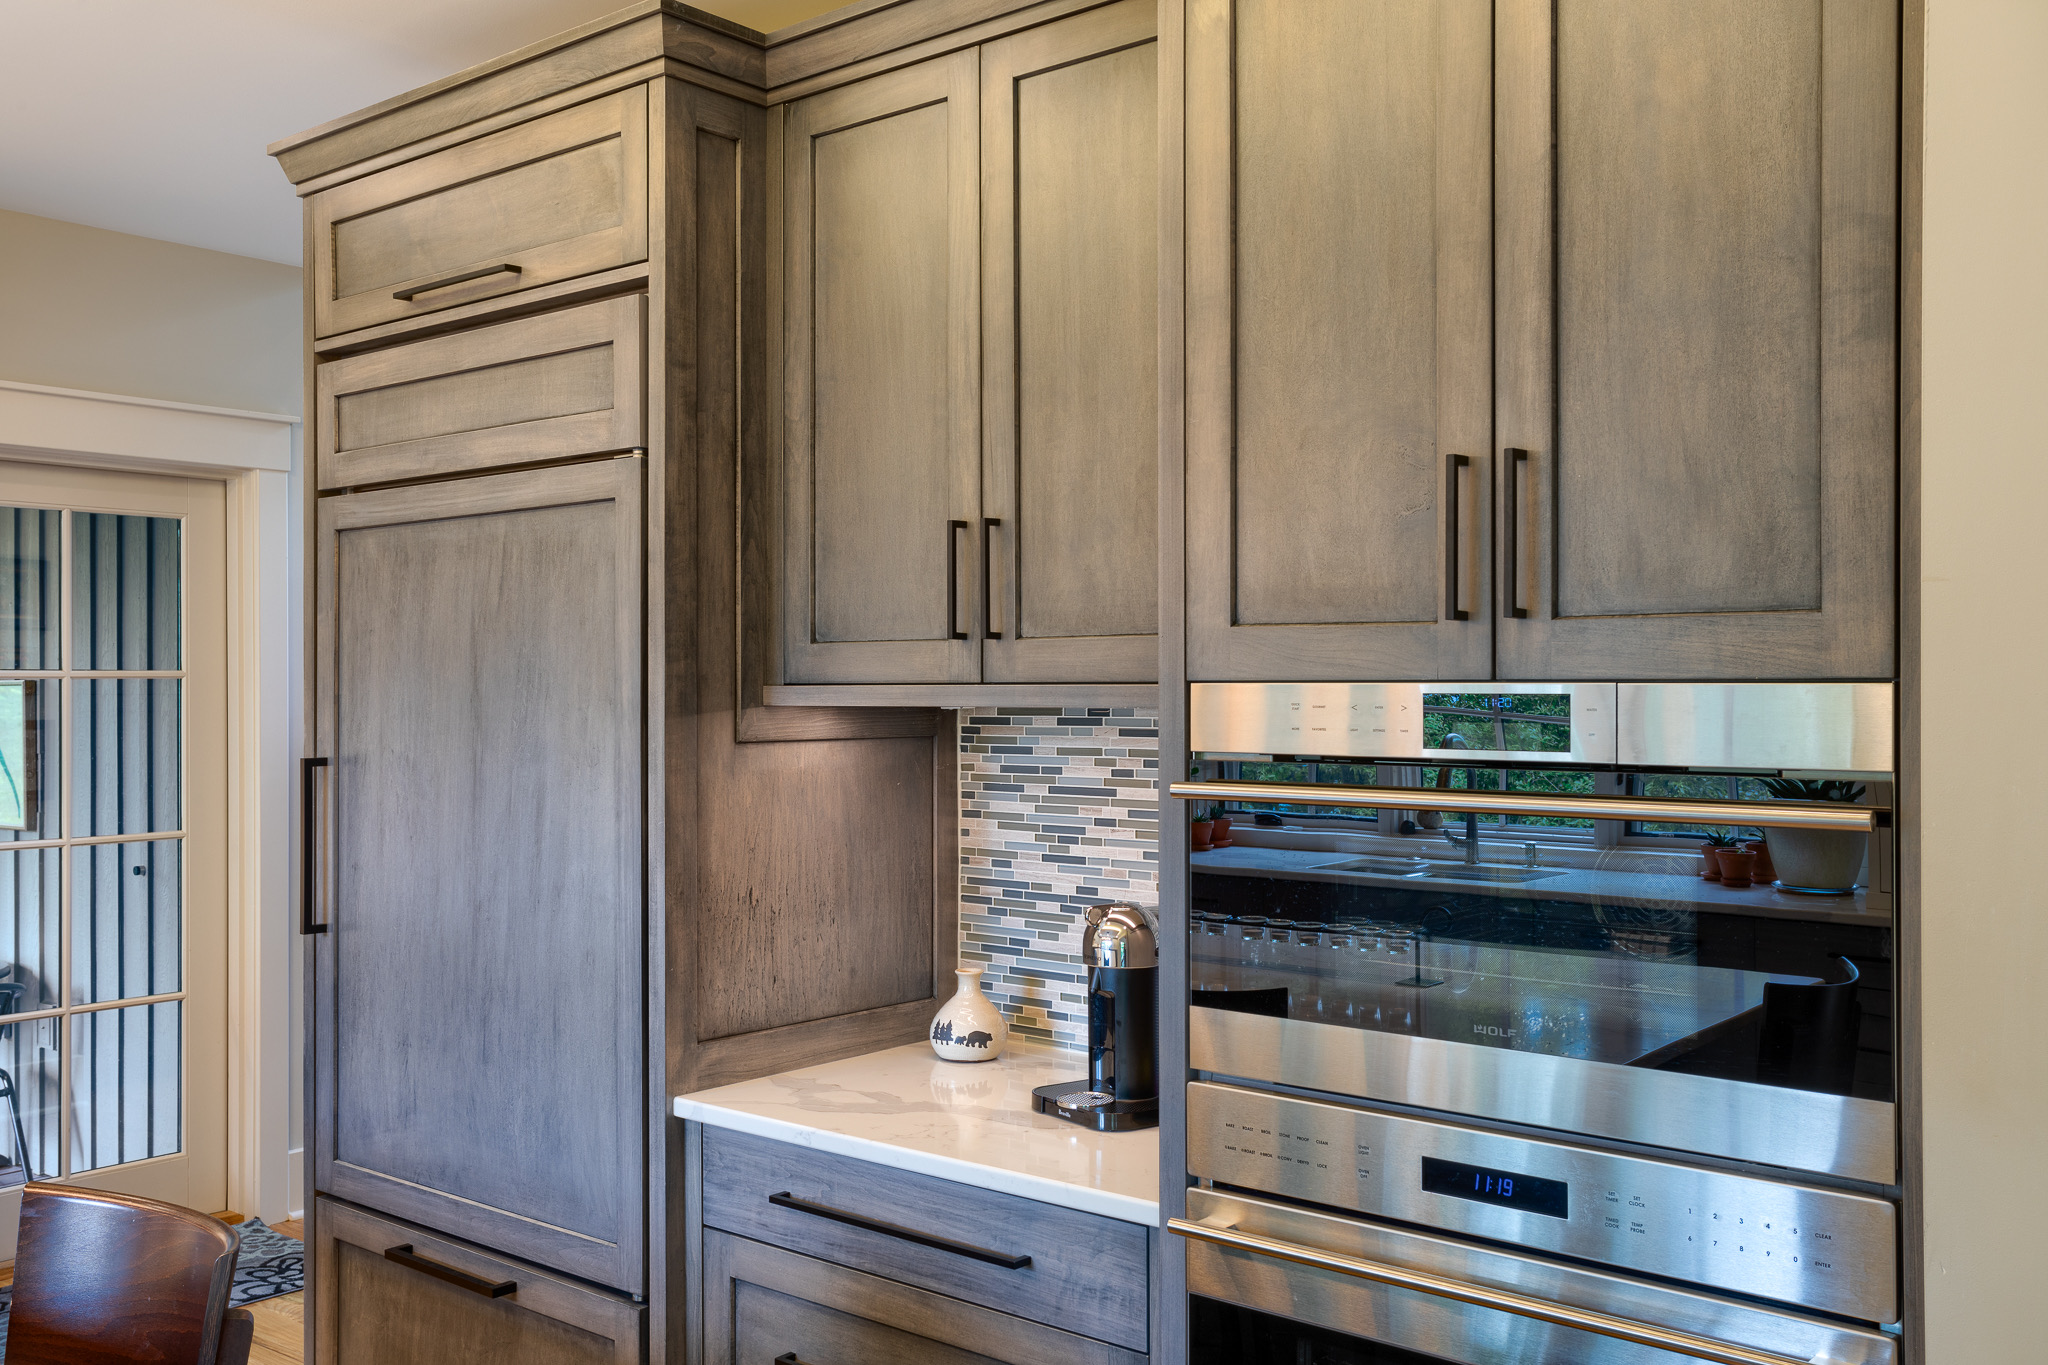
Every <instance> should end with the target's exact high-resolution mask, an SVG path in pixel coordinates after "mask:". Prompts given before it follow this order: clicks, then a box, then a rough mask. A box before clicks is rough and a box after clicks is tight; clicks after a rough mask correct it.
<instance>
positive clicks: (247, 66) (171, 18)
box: [0, 0, 842, 265]
mask: <svg viewBox="0 0 2048 1365" xmlns="http://www.w3.org/2000/svg"><path fill="white" fill-rule="evenodd" d="M841 2H842V0H709V3H704V2H703V0H699V8H702V9H707V10H710V11H712V12H713V13H716V14H722V15H724V16H726V17H727V18H730V19H735V20H737V21H739V22H740V23H743V24H747V25H748V26H750V27H753V28H759V29H763V30H772V29H774V28H779V27H781V26H783V25H785V24H791V23H795V22H796V21H797V20H799V19H804V18H808V17H810V16H811V15H814V14H819V13H823V12H824V11H825V10H828V9H833V8H836V7H837V4H838V3H841ZM623 3H624V0H169V2H168V3H166V0H0V209H14V210H17V211H19V212H22V213H34V214H39V215H41V216H43V217H45V218H61V219H63V220H65V221H67V222H73V223H85V224H88V225H90V226H92V227H102V228H111V229H113V230H115V231H117V232H132V233H136V234H138V235H140V236H143V237H157V238H161V239H163V240H164V241H169V242H183V243H185V244H186V245H188V246H202V247H209V248H211V249H213V250H215V251H231V252H234V253H236V254H238V255H243V256H260V257H262V258H263V259H265V260H271V261H282V262H284V263H286V264H287V265H297V264H298V263H299V201H298V198H297V196H295V195H294V194H293V193H292V190H291V186H290V185H288V184H286V183H285V178H284V176H283V174H282V173H281V172H280V171H279V170H278V169H277V165H276V163H275V162H273V161H272V160H271V159H270V158H269V156H267V155H265V153H264V151H263V149H264V147H265V146H266V145H268V144H269V143H271V142H274V141H276V140H277V139H278V138H281V137H285V136H288V135H290V134H292V133H296V132H298V131H300V130H301V129H305V128H310V127H313V126H314V125H315V124H320V123H325V122H326V121H327V120H329V119H331V118H336V117H339V116H340V115H342V114H346V113H349V112H350V111H352V110H355V109H360V108H362V107H363V106H365V105H369V104H375V103H376V102H377V101H379V100H382V99H387V98H389V97H390V96H392V95H396V94H399V93H401V92H403V91H406V90H410V89H411V88H413V87H414V86H417V85H424V84H426V83H427V82H429V81H434V80H439V79H440V78H441V77H443V76H446V75H449V74H451V73H453V72H456V71H460V70H461V69H462V68H463V67H466V66H470V65H473V64H475V63H477V62H481V61H486V60H488V59H490V58H492V57H495V56H498V55H499V54H500V53H504V52H509V51H512V50H513V49H515V48H519V47H524V46H525V45H526V44H528V43H532V42H538V41H539V40H541V39H543V38H546V37H547V36H548V35H549V34H552V33H558V32H560V31H562V30H563V29H566V28H573V27H574V26H575V25H577V24H581V23H585V22H587V21H589V20H591V19H595V18H597V17H598V16H599V15H602V14H606V13H609V12H610V11H612V10H614V9H617V8H619V7H620V6H621V4H623Z"/></svg>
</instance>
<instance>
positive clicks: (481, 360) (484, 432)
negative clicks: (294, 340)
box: [317, 294, 646, 488]
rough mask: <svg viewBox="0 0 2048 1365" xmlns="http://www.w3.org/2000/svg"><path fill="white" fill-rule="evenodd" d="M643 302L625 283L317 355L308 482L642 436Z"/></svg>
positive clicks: (389, 475) (418, 471)
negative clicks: (493, 317)
mask: <svg viewBox="0 0 2048 1365" xmlns="http://www.w3.org/2000/svg"><path fill="white" fill-rule="evenodd" d="M644 313H645V299H644V296H642V295H638V294H635V295H632V296H630V297H627V298H619V299H606V300H604V301H603V302H601V303H588V304H584V305H583V306H582V307H579V308H566V309H563V310H562V311H561V312H558V313H545V314H542V315H541V316H539V317H533V318H522V319H520V320H519V321H517V322H505V323H499V324H498V325H497V326H495V327H482V328H478V329H477V330H475V331H471V332H462V333H459V334H458V335H455V336H449V337H439V338H436V339H434V340H431V341H415V342H412V343H410V344H409V345H405V346H397V347H393V348H392V349H390V350H388V351H372V352H369V353H368V354H365V355H358V356H350V357H349V358H347V359H345V360H334V361H329V362H328V363H327V364H325V365H322V366H320V367H319V378H318V385H317V387H318V395H319V397H318V402H319V418H318V421H319V432H318V438H317V439H318V470H317V477H318V479H319V486H320V487H321V488H360V487H363V486H364V485H367V484H378V483H389V482H391V481H393V480H396V479H418V478H429V477H434V476H442V475H449V474H460V473H467V472H470V471H472V470H477V469H488V468H492V467H495V466H503V465H514V464H532V463H535V462H538V461H542V460H557V459H565V458H568V457H570V456H575V455H598V454H603V453H605V452H608V451H615V450H631V449H633V448H634V447H636V446H639V445H641V444H643V443H644V441H645V430H646V427H645V419H644V415H643V412H642V402H641V394H642V390H643V385H644V378H645V368H644V366H643V363H642V359H641V336H642V334H643V331H644V322H643V317H644Z"/></svg>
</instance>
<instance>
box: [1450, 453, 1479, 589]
mask: <svg viewBox="0 0 2048 1365" xmlns="http://www.w3.org/2000/svg"><path fill="white" fill-rule="evenodd" d="M1471 463H1472V458H1471V456H1469V455H1450V456H1446V457H1445V459H1444V508H1445V522H1444V601H1445V606H1444V615H1445V616H1446V617H1448V618H1449V619H1450V620H1453V621H1469V620H1471V619H1472V613H1471V612H1469V611H1466V610H1465V609H1464V608H1463V607H1461V606H1459V605H1458V472H1459V471H1460V470H1462V469H1465V468H1467V467H1469V466H1470V465H1471Z"/></svg>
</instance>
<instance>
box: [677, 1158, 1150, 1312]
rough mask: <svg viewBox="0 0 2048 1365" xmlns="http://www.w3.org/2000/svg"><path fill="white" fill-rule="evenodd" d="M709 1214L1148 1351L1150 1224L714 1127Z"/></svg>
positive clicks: (745, 1231) (750, 1231) (844, 1260)
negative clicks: (858, 1221)
mask: <svg viewBox="0 0 2048 1365" xmlns="http://www.w3.org/2000/svg"><path fill="white" fill-rule="evenodd" d="M783 1193H786V1194H788V1195H790V1196H791V1197H792V1198H793V1199H796V1200H800V1201H802V1202H804V1203H806V1204H809V1205H814V1206H821V1207H823V1208H827V1209H831V1210H835V1211H838V1212H841V1213H845V1214H850V1215H853V1216H855V1217H857V1218H862V1219H867V1220H870V1221H873V1222H879V1223H886V1224H890V1225H893V1226H895V1227H897V1228H901V1229H904V1230H906V1231H908V1232H912V1233H916V1234H920V1235H923V1236H927V1237H934V1238H944V1239H946V1240H948V1241H952V1242H959V1243H968V1244H971V1245H973V1246H975V1247H978V1248H983V1249H986V1250H988V1251H991V1252H996V1253H999V1254H1001V1255H1004V1256H1028V1257H1030V1264H1029V1265H1027V1266H1023V1267H1021V1268H1018V1269H1014V1270H1012V1269H1007V1268H1005V1267H1003V1266H1001V1265H995V1264H991V1263H989V1262H988V1261H984V1260H978V1259H975V1258H974V1257H971V1256H968V1255H965V1254H963V1253H961V1252H956V1251H949V1250H941V1249H938V1248H934V1247H929V1246H924V1245H921V1244H919V1243H918V1242H915V1241H911V1240H908V1239H906V1238H904V1237H900V1236H894V1235H891V1234H889V1233H885V1232H876V1231H870V1230H868V1229H866V1228H862V1227H857V1226H853V1225H851V1224H848V1223H844V1222H840V1221H838V1220H836V1219H834V1218H832V1217H829V1216H827V1215H825V1214H821V1213H814V1212H807V1211H804V1210H802V1209H796V1208H790V1207H787V1206H783V1205H778V1204H772V1203H770V1202H769V1198H768V1197H769V1196H770V1195H772V1194H783ZM704 1221H705V1223H706V1224H708V1225H710V1226H713V1227H720V1228H724V1229H726V1230H727V1231H729V1232H736V1233H739V1234H741V1235H743V1236H747V1237H752V1238H756V1239H758V1240H760V1241H763V1242H769V1243H772V1244H774V1245H776V1246H781V1247H787V1248H789V1249H791V1250H793V1251H801V1252H803V1253H804V1254H806V1255H809V1256H816V1257H821V1258H823V1259H825V1260H830V1261H837V1262H839V1263H840V1264H842V1265H850V1266H856V1267H859V1268H861V1269H863V1270H867V1271H871V1272H873V1273H874V1274H877V1275H886V1276H888V1277H890V1278H891V1279H895V1280H901V1281H903V1282H904V1283H906V1284H911V1285H917V1286H921V1287H924V1288H928V1289H932V1290H936V1291H937V1292H939V1293H941V1294H946V1295H950V1296H952V1297H954V1298H960V1299H966V1300H967V1301H969V1302H970V1303H978V1304H986V1305H987V1306H989V1307H991V1308H994V1309H997V1310H999V1311H1001V1312H1004V1313H1009V1314H1014V1315H1015V1316H1017V1317H1022V1318H1029V1319H1031V1320H1033V1321H1035V1322H1044V1323H1051V1324H1054V1325H1056V1326H1059V1327H1062V1328H1065V1329H1066V1330H1068V1331H1071V1332H1078V1333H1081V1334H1082V1335H1084V1336H1090V1337H1095V1338H1097V1339H1098V1340H1102V1341H1109V1342H1115V1343H1116V1344H1118V1345H1120V1346H1128V1347H1130V1348H1132V1349H1134V1350H1139V1351H1142V1350H1144V1349H1146V1340H1147V1338H1146V1317H1145V1311H1146V1287H1147V1283H1148V1275H1149V1270H1148V1266H1147V1260H1146V1235H1145V1229H1144V1228H1142V1227H1139V1226H1138V1225H1137V1224H1135V1223H1125V1222H1121V1221H1119V1220H1117V1219H1114V1218H1103V1217H1100V1216H1098V1215H1096V1214H1092V1213H1081V1212H1078V1211H1076V1210H1074V1209H1062V1208H1056V1207H1054V1206H1052V1205H1049V1204H1041V1203H1038V1202H1037V1201H1036V1200H1031V1199H1020V1198H1018V1197H1016V1196H1015V1195H1007V1194H998V1193H995V1192H994V1191H991V1190H981V1189H976V1188H974V1187H973V1186H970V1185H960V1184H956V1183H954V1182H953V1181H950V1180H937V1179H934V1178H932V1177H930V1176H921V1175H913V1174H911V1173H909V1172H907V1171H898V1170H892V1169H890V1168H888V1167H884V1166H876V1165H872V1164H870V1163H868V1162H865V1161H856V1160H853V1159H852V1158H849V1157H841V1156H831V1155H828V1154H825V1153H822V1152H814V1151H809V1150H807V1149H804V1148H799V1147H792V1146H790V1145H788V1144H786V1143H780V1142H772V1141H769V1140H768V1139H765V1138H757V1137H750V1136H748V1135H746V1134H741V1133H733V1132H728V1131H725V1130H723V1129H716V1128H713V1129H707V1130H706V1131H705V1134H704Z"/></svg>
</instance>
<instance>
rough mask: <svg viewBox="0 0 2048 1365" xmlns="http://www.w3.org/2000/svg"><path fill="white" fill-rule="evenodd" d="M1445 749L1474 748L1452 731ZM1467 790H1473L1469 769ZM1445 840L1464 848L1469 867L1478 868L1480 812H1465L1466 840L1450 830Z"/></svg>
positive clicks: (1446, 831) (1466, 774)
mask: <svg viewBox="0 0 2048 1365" xmlns="http://www.w3.org/2000/svg"><path fill="white" fill-rule="evenodd" d="M1444 747H1445V748H1446V749H1469V748H1471V747H1472V746H1471V745H1469V744H1467V743H1465V737H1464V736H1463V735H1461V734H1459V733H1458V732H1457V731H1456V730H1453V731H1451V733H1449V734H1447V735H1445V736H1444ZM1465 790H1466V791H1468V792H1469V791H1471V790H1472V770H1471V769H1470V768H1467V769H1465ZM1444 838H1445V839H1446V840H1448V841H1449V842H1450V845H1451V847H1452V848H1460V847H1462V848H1463V849H1464V850H1465V862H1466V864H1467V865H1469V866H1474V867H1476V866H1478V863H1479V812H1478V811H1476V810H1468V811H1466V812H1465V837H1464V839H1462V840H1460V839H1459V838H1458V836H1457V835H1455V834H1453V833H1451V832H1450V831H1449V830H1445V831H1444Z"/></svg>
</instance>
